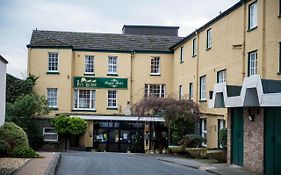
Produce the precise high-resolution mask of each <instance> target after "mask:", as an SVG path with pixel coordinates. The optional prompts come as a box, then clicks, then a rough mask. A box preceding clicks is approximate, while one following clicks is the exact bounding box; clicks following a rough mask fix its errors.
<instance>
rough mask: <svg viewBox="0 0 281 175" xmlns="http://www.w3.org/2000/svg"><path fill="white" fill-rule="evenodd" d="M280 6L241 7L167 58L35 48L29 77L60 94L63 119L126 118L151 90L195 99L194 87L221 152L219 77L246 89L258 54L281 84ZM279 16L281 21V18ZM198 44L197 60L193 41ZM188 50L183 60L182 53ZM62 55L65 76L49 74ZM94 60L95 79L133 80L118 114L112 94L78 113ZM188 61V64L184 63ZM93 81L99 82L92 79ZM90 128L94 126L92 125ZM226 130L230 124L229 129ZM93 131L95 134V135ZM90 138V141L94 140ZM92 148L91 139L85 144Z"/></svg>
mask: <svg viewBox="0 0 281 175" xmlns="http://www.w3.org/2000/svg"><path fill="white" fill-rule="evenodd" d="M252 3H256V5H257V27H254V28H253V29H251V30H249V21H248V20H249V5H251V4H252ZM279 3H280V2H279V1H278V0H272V1H266V0H257V1H254V0H248V1H240V2H238V3H237V4H235V5H234V6H233V7H231V8H230V9H228V10H226V11H225V12H223V13H222V14H221V15H219V16H218V17H216V18H215V19H213V20H211V21H210V22H208V23H207V24H206V25H204V26H202V27H201V28H199V29H198V30H196V31H195V32H193V33H191V34H190V35H188V36H187V37H186V38H185V39H183V40H182V41H180V42H178V43H177V44H176V45H174V46H173V47H172V49H171V53H163V52H133V51H127V52H121V51H120V52H118V51H117V52H116V51H115V52H110V51H98V52H97V51H96V52H95V51H86V50H85V51H83V50H82V51H81V50H75V49H71V48H67V47H66V48H57V49H56V48H40V47H39V48H29V50H28V51H29V56H28V73H31V74H34V75H36V76H39V77H40V78H39V79H38V83H37V84H36V86H35V88H34V90H35V92H36V93H38V94H40V95H45V96H46V95H47V88H58V110H56V111H52V113H51V115H52V116H53V115H54V114H58V113H71V114H72V115H75V114H77V115H78V114H79V115H80V114H87V115H124V114H125V111H126V109H128V108H129V107H130V106H131V105H132V104H135V103H137V102H138V101H140V100H141V99H143V98H144V91H145V84H165V97H173V98H179V86H180V85H181V86H182V95H183V96H182V97H183V98H184V99H188V98H189V91H190V89H189V88H190V87H189V86H190V83H192V87H193V88H192V89H193V90H192V94H193V97H192V99H193V100H194V101H195V102H197V103H198V104H199V108H200V111H201V113H202V114H201V118H202V119H206V120H207V125H206V130H207V146H208V147H210V148H216V147H218V130H219V126H218V121H219V120H226V119H227V110H226V109H213V108H209V107H208V101H209V98H210V97H209V96H210V95H211V92H210V91H212V90H213V87H214V84H215V83H217V74H218V72H219V71H221V70H225V71H226V78H225V79H226V83H227V84H231V85H241V84H242V82H243V79H244V77H246V76H248V66H249V64H248V59H249V53H250V52H252V51H257V74H259V75H261V77H262V78H265V79H277V80H280V79H281V78H280V75H279V74H278V73H280V72H279V67H280V64H281V63H280V59H281V58H280V49H279V48H280V42H281V30H280V29H281V22H280V20H281V18H280V14H279V6H280V5H279ZM278 16H279V17H278ZM208 30H210V31H211V35H212V37H211V48H208V49H207V48H206V46H207V43H206V42H207V31H208ZM195 38H196V42H195V43H196V54H194V55H193V41H194V39H195ZM181 50H183V54H182V53H181ZM49 52H56V53H58V54H59V64H58V65H59V69H58V70H59V74H48V73H47V70H48V67H47V66H48V53H49ZM86 55H91V56H94V73H95V75H94V77H112V78H127V79H128V88H127V89H117V109H116V110H108V109H107V91H108V89H96V106H95V110H94V111H93V110H92V111H85V110H84V111H82V110H81V111H77V110H74V108H73V106H74V104H73V101H74V100H73V99H74V88H73V77H77V76H85V77H89V75H84V73H85V72H84V66H85V62H84V59H85V56H86ZM181 55H183V62H181ZM108 56H117V74H118V76H108V75H107V67H108ZM154 57H159V58H160V75H157V76H155V75H151V73H150V72H151V59H152V58H154ZM202 76H206V93H205V95H206V99H204V100H200V90H199V89H200V77H202ZM90 77H93V76H90ZM88 124H89V128H91V127H92V126H93V122H92V121H89V122H88ZM225 126H226V124H225ZM90 130H91V131H92V129H90ZM90 130H89V132H87V133H86V135H87V134H88V135H92V133H91V132H90ZM81 140H82V142H84V145H85V146H87V147H91V146H92V144H93V141H92V140H91V138H89V137H88V138H87V137H85V136H84V137H83V138H81Z"/></svg>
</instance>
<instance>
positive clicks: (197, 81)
mask: <svg viewBox="0 0 281 175" xmlns="http://www.w3.org/2000/svg"><path fill="white" fill-rule="evenodd" d="M195 36H196V40H197V41H196V42H197V43H196V45H197V47H196V53H197V59H196V75H195V77H194V78H195V81H196V87H193V91H195V89H196V93H194V92H193V95H195V94H196V96H195V100H196V102H198V101H199V97H198V96H199V91H198V87H199V56H200V54H199V50H200V49H199V48H200V46H199V39H200V38H199V32H198V30H197V29H196V30H195Z"/></svg>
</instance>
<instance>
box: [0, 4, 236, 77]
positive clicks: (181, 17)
mask: <svg viewBox="0 0 281 175" xmlns="http://www.w3.org/2000/svg"><path fill="white" fill-rule="evenodd" d="M238 1H239V0H135V1H133V0H0V54H1V55H2V56H3V57H4V58H6V59H7V60H8V61H9V64H8V70H7V71H8V73H10V74H12V75H15V76H17V77H19V78H22V77H23V75H25V74H26V65H27V48H26V45H27V44H28V43H29V41H30V37H31V33H32V30H34V29H35V28H37V29H38V30H59V31H79V32H103V33H104V32H108V33H121V29H122V27H123V25H124V24H134V25H136V24H142V25H146V24H147V25H169V26H173V25H175V26H180V29H179V35H180V36H186V35H188V34H189V33H191V32H192V31H194V30H195V29H196V28H199V27H200V26H201V25H203V24H204V23H206V22H208V21H209V20H211V19H212V18H214V17H215V16H217V15H218V14H219V12H220V11H224V10H226V9H227V8H229V7H231V6H232V5H234V4H235V3H236V2H238Z"/></svg>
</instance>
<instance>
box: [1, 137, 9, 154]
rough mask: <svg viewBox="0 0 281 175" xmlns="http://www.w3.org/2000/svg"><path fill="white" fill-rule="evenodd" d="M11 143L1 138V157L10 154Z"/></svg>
mask: <svg viewBox="0 0 281 175" xmlns="http://www.w3.org/2000/svg"><path fill="white" fill-rule="evenodd" d="M8 150H9V145H8V144H7V143H6V142H5V141H3V140H1V141H0V157H5V156H7V155H8Z"/></svg>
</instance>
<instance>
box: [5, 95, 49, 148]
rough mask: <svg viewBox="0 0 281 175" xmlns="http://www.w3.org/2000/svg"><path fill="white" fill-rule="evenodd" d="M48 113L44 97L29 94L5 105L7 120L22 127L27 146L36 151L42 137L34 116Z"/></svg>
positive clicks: (40, 144) (41, 141) (41, 142)
mask: <svg viewBox="0 0 281 175" xmlns="http://www.w3.org/2000/svg"><path fill="white" fill-rule="evenodd" d="M49 111H50V109H49V107H48V105H47V100H46V99H45V97H43V96H38V95H36V94H33V93H30V94H27V95H23V96H20V97H18V98H17V99H16V100H15V101H14V103H7V120H10V121H12V122H14V123H16V124H17V125H18V126H20V127H22V128H23V130H24V131H25V132H26V134H27V137H28V140H29V145H30V146H31V147H32V148H34V149H38V148H39V147H41V146H42V144H43V137H42V134H41V131H40V130H39V127H38V126H37V124H36V123H35V121H34V120H33V119H34V117H36V116H42V115H47V114H48V113H49Z"/></svg>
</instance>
